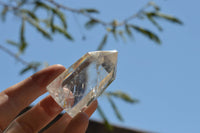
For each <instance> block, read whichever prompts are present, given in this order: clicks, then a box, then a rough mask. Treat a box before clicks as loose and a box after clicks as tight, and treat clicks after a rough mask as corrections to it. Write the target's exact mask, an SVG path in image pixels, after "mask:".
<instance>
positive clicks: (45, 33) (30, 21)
mask: <svg viewBox="0 0 200 133" xmlns="http://www.w3.org/2000/svg"><path fill="white" fill-rule="evenodd" d="M27 21H28V22H29V23H30V24H31V25H32V26H33V27H35V28H36V29H37V30H38V31H39V32H40V33H41V34H42V35H43V36H44V37H46V38H47V39H50V40H52V37H51V35H50V34H49V33H48V32H47V31H45V30H44V29H43V28H42V27H40V25H39V23H38V22H36V21H33V20H30V19H27Z"/></svg>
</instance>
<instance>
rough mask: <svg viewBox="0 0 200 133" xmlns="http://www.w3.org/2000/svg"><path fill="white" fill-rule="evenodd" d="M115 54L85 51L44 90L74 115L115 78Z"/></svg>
mask: <svg viewBox="0 0 200 133" xmlns="http://www.w3.org/2000/svg"><path fill="white" fill-rule="evenodd" d="M117 54H118V52H117V51H116V50H112V51H94V52H88V53H87V54H85V55H84V56H83V57H81V58H80V59H79V60H78V61H76V62H75V63H74V64H73V65H72V66H70V67H69V68H68V69H66V70H65V71H64V72H63V73H62V74H61V75H59V76H58V77H57V78H56V79H55V80H54V81H53V82H51V83H50V84H49V85H48V87H47V90H48V91H49V93H50V94H51V96H52V97H53V98H54V100H55V101H56V102H57V103H58V104H59V105H60V106H61V107H62V108H63V109H65V111H66V112H67V113H68V114H69V115H70V116H71V117H74V116H75V115H76V114H77V113H79V112H80V111H81V110H82V109H83V108H84V107H87V106H88V105H89V104H90V103H91V102H92V101H94V100H95V99H96V98H97V97H98V96H100V95H101V94H102V92H103V91H104V90H105V89H106V88H107V87H108V86H109V84H110V83H111V82H112V81H113V80H114V79H115V75H116V66H117Z"/></svg>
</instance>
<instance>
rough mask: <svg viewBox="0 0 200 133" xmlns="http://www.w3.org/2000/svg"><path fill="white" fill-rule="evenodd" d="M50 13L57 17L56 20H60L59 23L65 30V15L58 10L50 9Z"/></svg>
mask: <svg viewBox="0 0 200 133" xmlns="http://www.w3.org/2000/svg"><path fill="white" fill-rule="evenodd" d="M52 12H53V13H54V14H55V15H57V16H58V18H59V19H60V21H61V22H62V24H63V27H64V28H65V29H66V28H67V22H66V18H65V15H64V14H63V13H62V12H60V11H59V9H54V8H52Z"/></svg>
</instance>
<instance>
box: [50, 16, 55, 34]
mask: <svg viewBox="0 0 200 133" xmlns="http://www.w3.org/2000/svg"><path fill="white" fill-rule="evenodd" d="M50 27H51V32H53V33H54V32H55V26H54V14H52V15H51V18H50Z"/></svg>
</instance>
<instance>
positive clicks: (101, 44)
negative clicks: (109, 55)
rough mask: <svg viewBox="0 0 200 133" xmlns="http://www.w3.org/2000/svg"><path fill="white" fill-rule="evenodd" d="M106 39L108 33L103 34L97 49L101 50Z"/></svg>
mask: <svg viewBox="0 0 200 133" xmlns="http://www.w3.org/2000/svg"><path fill="white" fill-rule="evenodd" d="M107 39H108V34H105V35H104V37H103V39H102V41H101V43H100V44H99V47H98V48H97V50H102V49H103V47H104V46H105V44H106V42H107Z"/></svg>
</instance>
